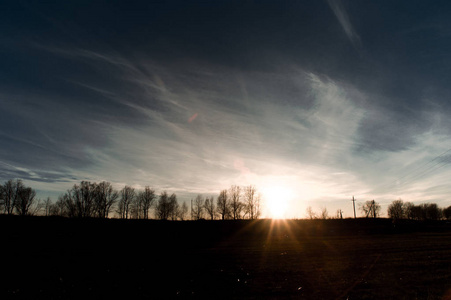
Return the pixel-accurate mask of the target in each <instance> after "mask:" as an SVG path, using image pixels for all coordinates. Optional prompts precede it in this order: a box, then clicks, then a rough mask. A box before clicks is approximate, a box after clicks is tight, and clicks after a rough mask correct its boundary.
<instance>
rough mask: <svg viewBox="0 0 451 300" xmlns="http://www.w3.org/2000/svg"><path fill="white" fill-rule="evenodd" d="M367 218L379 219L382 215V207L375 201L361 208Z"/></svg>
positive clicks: (369, 201)
mask: <svg viewBox="0 0 451 300" xmlns="http://www.w3.org/2000/svg"><path fill="white" fill-rule="evenodd" d="M360 209H361V210H362V212H363V213H364V214H365V216H366V217H367V218H368V217H371V218H377V217H378V216H379V215H380V210H381V206H380V205H379V204H378V203H377V202H376V201H374V200H368V201H366V202H365V203H364V204H362V205H361V206H360Z"/></svg>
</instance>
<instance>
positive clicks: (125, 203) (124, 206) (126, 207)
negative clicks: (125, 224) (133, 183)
mask: <svg viewBox="0 0 451 300" xmlns="http://www.w3.org/2000/svg"><path fill="white" fill-rule="evenodd" d="M134 198H135V189H134V188H132V187H130V186H127V185H126V186H125V187H124V188H123V189H122V190H121V200H119V204H118V210H117V212H118V214H119V217H120V218H121V219H128V218H129V216H130V205H131V204H132V202H133V199H134Z"/></svg>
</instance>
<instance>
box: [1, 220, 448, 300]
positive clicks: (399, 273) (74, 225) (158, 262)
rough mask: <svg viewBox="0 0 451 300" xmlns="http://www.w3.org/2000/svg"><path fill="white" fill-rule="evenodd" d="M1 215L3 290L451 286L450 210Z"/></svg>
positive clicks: (158, 295) (132, 292)
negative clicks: (408, 216)
mask: <svg viewBox="0 0 451 300" xmlns="http://www.w3.org/2000/svg"><path fill="white" fill-rule="evenodd" d="M0 217H1V218H0V225H1V228H2V233H3V236H4V239H3V240H4V241H5V243H3V246H2V250H0V251H1V252H0V254H1V257H2V261H3V263H2V264H3V267H2V271H3V272H4V274H7V279H6V281H4V282H3V284H2V286H3V288H2V289H1V291H0V298H1V299H7V298H18V299H19V298H20V299H24V298H33V299H81V298H84V299H93V298H98V299H100V298H101V299H105V298H109V297H115V298H116V297H122V298H128V299H162V298H163V299H171V298H174V299H177V298H193V299H194V298H196V299H198V298H206V299H218V298H225V299H230V298H234V299H291V298H295V299H450V298H449V297H450V296H451V226H450V225H449V224H446V223H443V222H438V223H434V224H423V223H416V222H400V223H398V224H396V226H395V225H394V224H392V222H391V221H390V220H387V219H379V220H368V219H357V220H325V221H320V220H312V221H306V220H298V221H296V220H292V221H274V222H272V221H270V220H261V221H257V222H251V221H237V222H233V221H213V222H210V221H203V222H158V221H139V220H130V221H120V220H103V221H102V220H68V219H60V218H26V219H23V218H17V217H6V216H0ZM447 297H448V298H447Z"/></svg>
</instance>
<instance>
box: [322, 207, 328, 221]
mask: <svg viewBox="0 0 451 300" xmlns="http://www.w3.org/2000/svg"><path fill="white" fill-rule="evenodd" d="M328 217H329V212H328V211H327V208H326V207H324V208H323V209H321V219H323V220H326V219H327V218H328Z"/></svg>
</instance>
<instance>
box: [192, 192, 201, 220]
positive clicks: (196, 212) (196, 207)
mask: <svg viewBox="0 0 451 300" xmlns="http://www.w3.org/2000/svg"><path fill="white" fill-rule="evenodd" d="M203 214H204V197H202V195H197V196H196V198H195V199H194V201H193V219H194V220H200V219H202V218H203Z"/></svg>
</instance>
